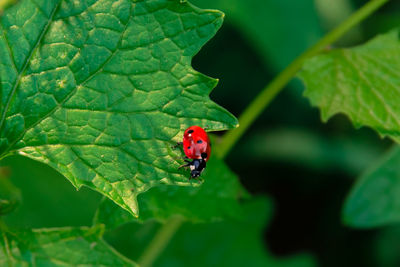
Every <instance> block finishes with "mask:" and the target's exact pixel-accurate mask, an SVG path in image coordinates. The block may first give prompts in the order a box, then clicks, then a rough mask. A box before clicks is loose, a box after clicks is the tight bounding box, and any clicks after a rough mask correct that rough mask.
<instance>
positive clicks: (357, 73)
mask: <svg viewBox="0 0 400 267" xmlns="http://www.w3.org/2000/svg"><path fill="white" fill-rule="evenodd" d="M398 37H399V32H398V31H397V30H395V31H392V32H389V33H387V34H384V35H380V36H378V37H376V38H375V39H373V40H371V41H369V42H368V43H366V44H365V45H362V46H359V47H355V48H351V49H337V50H332V51H330V52H327V53H324V54H321V55H318V56H316V57H313V58H311V59H309V60H307V61H306V63H305V65H304V68H303V71H302V72H301V73H300V74H299V77H300V78H301V79H302V80H303V81H304V83H305V85H306V91H305V93H304V94H305V96H306V97H308V98H309V99H310V100H311V103H312V104H313V105H314V106H318V107H319V108H320V110H321V116H322V119H323V120H324V121H326V120H328V119H329V118H330V117H331V116H333V115H334V114H337V113H344V114H346V115H347V116H349V117H350V119H351V120H352V122H353V123H354V125H355V126H356V127H361V126H369V127H371V128H373V129H374V130H376V131H377V132H378V133H379V134H380V135H381V136H389V137H391V138H392V139H394V140H395V141H397V142H400V105H399V103H400V75H399V73H400V42H399V38H398Z"/></svg>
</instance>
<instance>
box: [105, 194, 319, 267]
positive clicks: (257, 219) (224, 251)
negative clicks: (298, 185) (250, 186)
mask: <svg viewBox="0 0 400 267" xmlns="http://www.w3.org/2000/svg"><path fill="white" fill-rule="evenodd" d="M243 208H244V220H243V221H241V220H239V221H227V222H217V223H211V224H184V225H183V226H182V227H181V228H180V229H179V230H178V232H177V234H176V235H175V236H174V238H173V239H172V240H171V243H170V245H169V246H168V248H167V249H166V250H165V251H164V253H163V254H162V255H161V256H160V257H159V258H158V260H157V261H156V262H155V265H156V266H188V265H190V266H299V267H300V266H304V267H305V266H315V261H314V259H313V258H312V257H310V256H309V255H306V254H301V255H296V256H291V257H288V258H276V257H274V256H272V255H270V254H269V253H267V252H266V249H265V248H264V245H263V242H262V237H261V233H262V229H263V228H264V226H265V223H266V221H268V220H270V218H271V216H272V203H271V202H270V201H268V200H267V199H265V198H257V199H253V200H251V201H246V202H245V203H244V207H243ZM156 228H157V225H156V224H151V223H150V224H146V225H140V224H131V225H126V226H125V227H124V228H122V229H117V230H116V231H114V232H112V233H109V234H108V236H107V239H108V240H109V241H110V243H111V244H113V245H114V246H115V247H116V248H117V249H118V250H119V251H121V252H123V253H124V254H126V255H127V256H129V257H131V258H132V259H135V258H137V257H139V255H140V254H141V253H142V250H143V244H146V243H147V242H148V240H149V238H148V237H149V236H152V235H153V233H154V230H155V229H156ZM128 233H133V234H132V236H129V235H128V236H127V234H128ZM123 236H126V237H125V238H124V237H123ZM121 238H122V239H125V240H124V241H123V242H121ZM142 242H143V243H142ZM132 248H133V249H132Z"/></svg>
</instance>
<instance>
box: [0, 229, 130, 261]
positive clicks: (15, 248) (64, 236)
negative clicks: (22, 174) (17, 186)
mask: <svg viewBox="0 0 400 267" xmlns="http://www.w3.org/2000/svg"><path fill="white" fill-rule="evenodd" d="M102 231H103V229H102V227H95V228H86V227H82V228H56V229H38V230H29V231H24V232H18V233H17V234H11V233H5V232H0V234H1V238H0V265H1V266H110V267H111V266H137V265H136V264H135V263H134V262H132V261H130V260H128V259H127V258H125V257H124V256H122V255H120V254H119V253H117V252H116V251H115V250H114V249H113V248H111V247H110V246H109V245H108V244H107V243H106V242H104V241H103V240H102V239H101V235H102Z"/></svg>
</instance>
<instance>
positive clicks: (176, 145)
mask: <svg viewBox="0 0 400 267" xmlns="http://www.w3.org/2000/svg"><path fill="white" fill-rule="evenodd" d="M180 146H183V142H176V144H175V145H173V146H172V149H177V148H178V147H180Z"/></svg>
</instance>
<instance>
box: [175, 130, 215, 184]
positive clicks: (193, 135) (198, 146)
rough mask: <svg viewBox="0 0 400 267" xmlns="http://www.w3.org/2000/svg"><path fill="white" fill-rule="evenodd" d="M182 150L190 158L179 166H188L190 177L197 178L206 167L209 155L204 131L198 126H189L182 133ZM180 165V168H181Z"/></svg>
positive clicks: (208, 143)
mask: <svg viewBox="0 0 400 267" xmlns="http://www.w3.org/2000/svg"><path fill="white" fill-rule="evenodd" d="M182 145H183V151H184V152H185V155H186V157H188V158H189V159H193V160H192V161H190V160H185V161H186V164H185V165H182V166H181V167H189V168H190V171H191V172H190V178H197V177H199V176H200V174H201V173H202V172H203V170H204V169H205V168H206V162H207V161H208V159H209V158H210V155H211V145H210V139H209V138H208V135H207V133H206V131H204V129H203V128H201V127H199V126H190V127H189V128H187V129H186V130H185V133H184V134H183V142H182ZM181 167H180V168H181Z"/></svg>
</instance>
